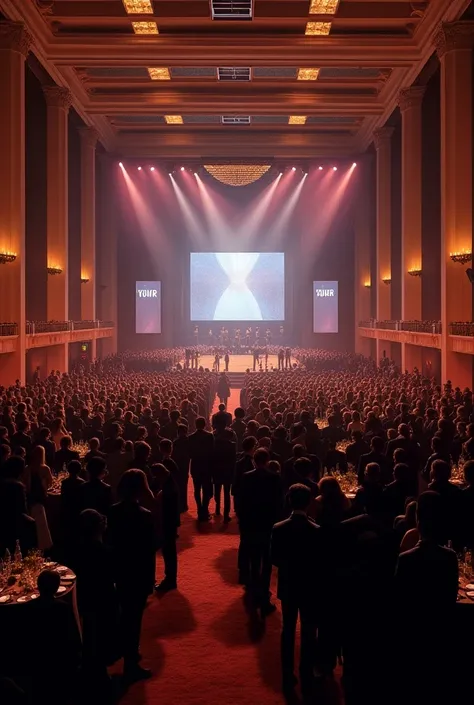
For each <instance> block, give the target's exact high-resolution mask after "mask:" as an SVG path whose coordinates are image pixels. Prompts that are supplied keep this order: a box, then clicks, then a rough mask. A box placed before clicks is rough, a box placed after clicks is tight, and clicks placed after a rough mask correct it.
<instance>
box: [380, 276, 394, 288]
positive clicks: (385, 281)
mask: <svg viewBox="0 0 474 705" xmlns="http://www.w3.org/2000/svg"><path fill="white" fill-rule="evenodd" d="M382 281H383V283H384V284H386V285H387V286H388V285H389V284H391V283H392V278H391V277H383V278H382Z"/></svg>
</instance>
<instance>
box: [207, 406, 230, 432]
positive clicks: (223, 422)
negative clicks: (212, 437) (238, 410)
mask: <svg viewBox="0 0 474 705" xmlns="http://www.w3.org/2000/svg"><path fill="white" fill-rule="evenodd" d="M231 423H232V414H230V413H229V412H228V411H226V410H225V404H219V409H218V411H216V413H215V414H213V415H212V419H211V426H212V428H213V429H214V431H222V430H223V429H224V428H227V427H228V426H230V425H231Z"/></svg>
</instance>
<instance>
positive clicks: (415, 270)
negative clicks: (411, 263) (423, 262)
mask: <svg viewBox="0 0 474 705" xmlns="http://www.w3.org/2000/svg"><path fill="white" fill-rule="evenodd" d="M408 274H409V275H410V276H411V277H421V274H422V270H421V267H412V268H411V269H409V270H408Z"/></svg>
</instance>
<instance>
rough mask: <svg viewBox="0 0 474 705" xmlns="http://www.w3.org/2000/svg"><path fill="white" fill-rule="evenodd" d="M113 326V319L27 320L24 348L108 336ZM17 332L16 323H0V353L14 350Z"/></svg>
mask: <svg viewBox="0 0 474 705" xmlns="http://www.w3.org/2000/svg"><path fill="white" fill-rule="evenodd" d="M114 327H115V324H114V323H113V321H97V320H91V321H27V322H26V326H25V336H26V349H27V350H30V349H31V348H42V347H48V346H50V345H61V344H63V343H79V342H81V341H86V340H87V341H88V340H100V339H101V338H110V337H112V335H113V330H114ZM19 334H20V331H19V326H18V324H17V323H0V353H12V352H15V351H16V349H17V342H18V337H19Z"/></svg>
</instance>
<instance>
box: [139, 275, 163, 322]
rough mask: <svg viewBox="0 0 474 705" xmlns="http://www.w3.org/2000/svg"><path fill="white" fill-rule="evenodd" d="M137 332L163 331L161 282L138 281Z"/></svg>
mask: <svg viewBox="0 0 474 705" xmlns="http://www.w3.org/2000/svg"><path fill="white" fill-rule="evenodd" d="M135 332H136V333H161V282H136V286H135Z"/></svg>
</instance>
